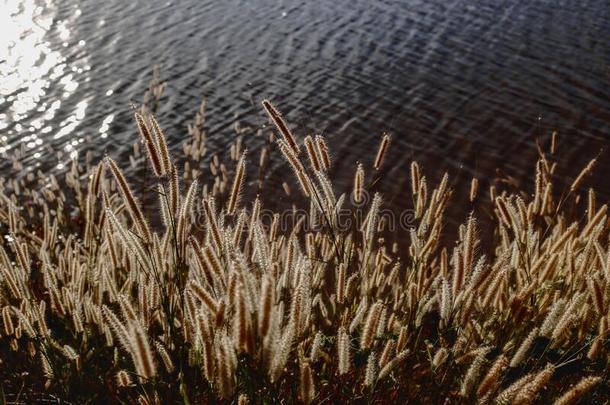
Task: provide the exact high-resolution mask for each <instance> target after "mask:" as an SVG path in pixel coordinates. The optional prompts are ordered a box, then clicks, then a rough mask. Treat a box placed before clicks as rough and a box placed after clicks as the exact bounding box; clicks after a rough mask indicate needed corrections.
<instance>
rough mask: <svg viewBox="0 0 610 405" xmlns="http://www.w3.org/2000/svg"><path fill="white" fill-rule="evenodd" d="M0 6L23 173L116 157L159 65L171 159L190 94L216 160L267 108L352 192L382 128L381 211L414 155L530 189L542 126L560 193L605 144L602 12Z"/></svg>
mask: <svg viewBox="0 0 610 405" xmlns="http://www.w3.org/2000/svg"><path fill="white" fill-rule="evenodd" d="M0 11H1V12H0V32H1V33H2V35H1V36H0V139H1V141H2V145H1V148H0V152H7V151H8V152H10V150H11V149H14V148H17V147H20V145H21V144H22V143H23V144H24V145H25V149H26V152H27V157H26V162H27V164H28V166H29V167H45V168H46V167H50V168H52V170H56V171H59V170H61V167H62V166H61V165H62V162H63V160H62V159H63V158H62V159H58V157H57V156H56V155H55V154H50V153H49V152H48V147H49V146H50V147H52V148H53V149H55V150H61V151H63V156H64V157H67V156H75V155H78V153H79V152H81V151H83V150H84V148H85V147H87V148H92V149H93V150H94V151H95V152H96V153H97V155H99V156H101V155H102V154H103V153H105V152H107V153H110V154H113V155H117V156H123V154H126V153H127V152H128V150H129V148H130V145H131V144H132V142H133V141H134V139H135V138H134V137H135V136H136V133H137V132H136V130H135V126H134V124H133V122H132V118H131V110H130V100H134V101H135V102H138V101H141V99H142V95H143V93H144V90H145V88H146V86H147V84H148V81H149V80H150V78H151V71H152V69H151V67H152V66H153V65H155V64H156V65H159V66H160V68H161V75H162V78H163V79H164V80H166V81H167V86H168V87H167V91H166V95H165V97H164V99H163V103H162V107H161V109H160V110H159V119H160V121H161V123H162V124H163V126H164V127H165V128H166V132H167V134H168V136H169V139H170V142H171V144H172V145H173V146H174V147H179V145H180V144H181V142H182V141H183V140H184V139H185V137H186V136H187V131H186V124H187V122H188V121H189V120H191V119H192V118H193V116H194V114H195V112H196V110H197V108H198V106H199V102H200V100H201V99H202V98H203V97H205V98H206V99H207V106H208V108H207V111H208V114H207V121H206V126H207V128H208V133H209V140H210V149H211V152H214V151H217V150H221V149H222V148H223V147H224V146H226V145H228V144H229V143H230V142H232V141H233V140H234V139H235V137H236V135H235V132H234V130H233V123H234V122H235V121H236V120H238V121H241V122H243V123H245V124H249V125H251V126H253V127H255V128H258V127H262V126H264V125H265V124H267V120H266V117H265V115H264V114H263V111H262V108H261V107H260V101H261V100H262V99H263V98H269V99H271V100H272V101H273V102H274V103H275V104H276V105H277V106H278V108H279V109H280V110H281V111H283V112H284V113H285V115H286V117H287V120H288V121H289V122H290V123H291V125H292V127H293V128H294V132H295V133H296V134H297V136H299V137H301V138H302V137H303V136H305V135H306V134H309V133H322V134H324V135H326V136H327V137H328V138H329V143H330V144H331V149H332V151H333V157H334V164H335V166H334V170H335V173H336V174H339V175H338V176H337V178H338V179H339V182H338V183H337V187H338V188H343V189H347V187H349V184H350V183H351V178H352V175H353V172H354V169H355V162H356V161H357V160H360V161H362V162H363V163H365V166H366V167H367V168H370V166H371V162H372V160H373V159H374V156H373V154H374V150H375V149H376V147H377V144H378V141H379V139H380V137H381V134H382V133H383V132H388V133H390V134H392V136H393V143H392V147H391V149H390V153H389V155H388V158H387V160H386V164H385V169H384V171H383V176H384V177H385V180H383V181H381V182H380V183H379V184H380V186H379V187H380V190H381V191H383V192H384V195H385V196H386V200H387V201H388V204H390V205H393V204H397V202H399V201H401V200H407V199H408V196H407V194H406V193H405V192H406V190H407V189H408V184H409V179H408V165H409V162H410V160H411V159H412V158H416V159H417V160H419V161H420V163H421V164H422V165H423V167H424V168H425V171H426V173H428V176H429V177H430V178H432V179H438V178H439V176H440V175H441V174H442V171H443V170H449V171H450V172H451V173H452V174H453V177H452V178H453V179H454V180H453V183H452V184H453V186H454V187H455V189H456V190H457V191H458V195H457V198H464V195H465V194H467V191H468V183H469V179H470V177H472V176H480V177H482V178H484V179H487V180H482V184H481V188H482V190H483V191H485V190H486V189H487V187H488V186H489V180H490V179H493V178H494V176H495V175H496V174H497V170H496V169H497V168H501V173H504V174H507V175H510V176H512V177H514V178H515V179H516V180H518V181H523V182H524V184H525V186H526V187H530V186H531V184H532V182H533V175H532V173H533V167H534V163H535V159H536V153H537V152H536V148H535V144H534V140H535V139H536V138H539V139H541V141H543V143H547V144H548V141H549V139H550V134H551V133H552V132H553V131H554V130H556V131H558V141H559V142H558V145H559V159H560V161H561V163H562V164H563V167H564V168H565V171H560V172H559V173H560V174H561V175H562V176H566V177H565V178H564V180H563V184H566V183H569V182H570V177H569V176H573V175H574V174H576V173H577V172H578V171H579V169H580V167H581V166H583V165H584V164H586V162H587V161H588V160H589V159H590V158H591V157H593V156H595V155H597V154H598V153H599V152H600V150H602V149H603V148H605V146H606V145H607V144H608V141H609V140H610V41H609V40H608V39H609V38H610V2H608V1H606V0H583V1H566V0H505V1H498V0H482V1H475V0H425V1H419V0H385V1H369V0H334V1H297V0H282V1H263V0H249V1H245V0H227V1H207V0H203V1H200V0H184V1H170V2H167V1H143V0H140V1H123V0H106V1H97V0H80V1H76V0H63V1H52V0H47V1H39V0H1V1H0ZM88 139H90V142H89V141H87V140H88ZM260 142H261V140H260V139H259V138H252V139H246V140H245V143H246V144H247V145H248V148H249V149H250V150H251V151H252V150H256V148H257V143H260ZM256 156H257V155H256ZM251 160H252V161H253V164H254V165H255V164H256V162H257V158H253V159H251ZM274 162H275V163H274V166H273V167H272V172H271V173H272V174H271V178H272V180H271V181H279V178H281V173H283V172H284V170H283V168H284V167H285V166H284V165H283V163H282V162H281V161H280V160H279V159H276V160H275V161H274ZM125 165H127V164H126V163H125ZM608 170H610V159H609V157H608V153H607V151H602V153H601V155H600V164H599V166H598V169H597V172H596V173H597V175H596V176H594V177H593V178H592V179H591V180H590V183H589V184H595V185H598V186H600V187H602V188H604V186H605V189H601V190H600V191H601V192H602V197H603V198H607V197H608V196H610V187H608V183H607V182H604V176H605V175H606V173H607V172H608ZM369 171H370V169H369ZM273 173H276V174H273ZM274 179H276V180H274ZM341 179H342V180H341ZM463 211H464V212H460V213H456V215H457V216H461V218H463V217H464V216H465V215H466V213H467V211H468V209H464V210H463Z"/></svg>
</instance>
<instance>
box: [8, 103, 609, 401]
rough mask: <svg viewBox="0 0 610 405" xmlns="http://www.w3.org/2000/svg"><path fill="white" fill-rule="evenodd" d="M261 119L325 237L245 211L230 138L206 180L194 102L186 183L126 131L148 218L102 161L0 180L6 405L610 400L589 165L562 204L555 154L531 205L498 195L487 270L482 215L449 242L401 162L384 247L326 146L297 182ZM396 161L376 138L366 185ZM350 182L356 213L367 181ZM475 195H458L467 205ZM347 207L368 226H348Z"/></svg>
mask: <svg viewBox="0 0 610 405" xmlns="http://www.w3.org/2000/svg"><path fill="white" fill-rule="evenodd" d="M264 103H265V104H264V108H265V109H266V111H267V112H268V114H269V116H270V118H271V119H272V121H273V122H274V123H275V124H276V125H277V127H278V130H279V132H280V134H281V135H282V138H281V139H280V140H279V141H278V143H279V149H280V150H281V152H282V153H283V155H284V156H285V158H286V160H287V162H288V164H289V165H290V166H291V167H292V169H293V170H294V172H295V180H296V183H298V184H299V186H300V188H301V190H302V192H303V194H304V195H305V198H306V199H307V200H306V201H307V202H308V204H309V205H310V207H311V209H310V217H311V218H310V219H311V220H314V221H315V222H317V223H318V224H319V229H318V230H317V231H316V232H309V231H307V229H306V228H305V227H303V226H302V224H297V225H295V226H294V228H291V229H281V228H280V227H279V226H278V219H277V217H275V219H274V221H273V222H272V223H263V221H262V219H261V216H260V212H261V202H260V201H259V200H258V199H257V200H255V201H241V199H240V195H241V192H242V188H243V187H247V186H246V184H252V183H253V179H249V180H250V181H249V182H246V181H245V177H246V173H250V172H251V171H247V170H246V169H245V165H246V157H245V156H246V155H245V154H244V152H243V150H242V145H241V140H240V141H238V142H236V143H235V144H233V145H232V146H231V149H230V152H231V154H230V155H231V156H230V159H229V161H228V163H227V164H226V165H225V164H223V163H221V161H220V159H219V157H217V156H216V157H213V158H211V159H210V162H211V163H210V168H209V170H210V175H209V176H208V175H206V176H202V171H203V168H202V163H201V162H202V157H203V156H204V155H205V153H206V150H205V132H204V131H203V129H202V128H203V127H202V125H203V114H204V106H203V105H202V108H201V109H200V111H199V113H198V115H197V117H196V118H195V121H194V123H193V124H192V125H190V127H189V131H190V134H191V138H190V139H189V141H188V142H187V143H185V145H184V147H183V151H184V154H185V159H186V165H185V169H184V170H182V171H180V172H178V169H177V168H176V165H175V164H174V161H173V160H172V159H171V157H170V156H169V153H168V148H167V145H166V144H165V137H164V135H163V133H162V131H161V129H160V127H159V125H158V124H157V122H156V121H155V120H154V118H152V117H150V116H149V114H147V113H146V112H143V114H142V115H140V114H137V115H136V122H137V125H138V127H139V130H140V133H141V134H142V139H143V141H144V143H145V146H146V149H145V150H146V151H147V154H148V161H149V162H150V165H151V166H152V169H153V173H154V175H155V177H154V181H152V183H153V184H147V186H150V187H151V188H154V190H157V191H158V193H157V194H156V196H157V197H158V202H157V205H156V208H154V209H151V207H147V208H146V209H144V208H143V207H142V205H141V203H140V202H139V199H138V198H137V197H136V196H135V195H134V191H133V190H134V189H133V188H132V187H130V185H129V179H126V178H125V176H124V175H123V171H122V167H121V166H124V164H122V163H120V162H119V163H115V162H114V161H113V160H112V159H110V158H108V159H106V160H105V161H104V162H100V163H98V164H96V165H91V164H88V163H87V164H85V165H83V164H82V163H80V164H79V163H78V162H76V161H75V162H74V163H73V166H72V169H71V170H70V172H69V173H68V174H67V175H66V178H65V179H61V180H60V179H56V178H54V177H53V176H50V177H49V176H45V175H43V174H39V175H33V174H32V175H28V176H26V177H25V178H21V179H11V178H3V179H2V180H1V182H2V194H1V195H0V226H1V227H2V233H3V234H5V235H6V237H5V238H3V241H2V245H1V247H0V307H1V310H2V320H1V322H2V328H1V330H0V335H1V336H0V340H1V342H2V348H1V349H0V359H1V360H2V363H3V364H2V372H1V373H2V377H3V385H4V388H3V389H4V391H5V392H10V393H11V394H12V395H13V397H12V398H13V399H15V398H14V395H15V394H16V393H17V391H19V387H20V386H21V385H22V384H23V385H26V386H30V387H31V390H30V391H36V390H39V391H40V390H46V391H47V392H49V393H52V394H53V395H55V396H56V397H59V398H63V399H65V400H68V401H73V402H76V403H85V402H87V401H91V402H104V401H110V402H117V403H118V402H127V403H143V404H146V403H150V404H153V403H174V402H184V403H201V402H207V401H211V400H212V399H216V400H223V401H232V402H239V403H240V404H242V403H258V402H262V401H266V402H268V403H277V402H279V401H280V400H284V401H286V402H297V401H300V402H305V403H309V402H313V403H322V402H326V403H329V402H341V401H345V402H352V401H353V402H363V401H370V402H385V401H390V400H392V401H395V400H402V401H404V400H411V401H413V402H426V403H443V402H444V401H448V403H475V402H477V403H498V404H504V403H506V404H509V403H518V404H526V403H534V402H540V403H550V402H552V401H553V400H555V399H558V402H557V403H560V404H567V403H574V402H576V401H579V400H580V401H582V402H583V403H584V402H585V401H591V400H600V398H604V397H605V396H606V395H607V393H608V391H607V384H608V381H607V369H608V367H607V358H608V345H607V336H608V321H609V320H608V306H609V305H610V288H609V287H610V252H609V244H608V216H607V207H606V206H605V205H603V206H601V207H598V206H597V205H596V203H595V198H594V197H595V195H594V193H593V192H590V193H589V194H588V197H587V198H588V204H587V210H588V212H587V213H586V214H587V215H584V216H583V218H582V219H581V218H578V217H577V218H576V219H574V218H573V216H572V215H568V214H566V213H565V212H564V210H563V207H564V206H565V205H566V204H567V203H568V202H569V201H573V200H575V199H576V198H578V197H579V195H578V193H579V192H580V187H581V185H582V184H583V182H584V181H586V178H585V176H586V175H587V174H588V172H589V171H590V169H591V168H590V167H587V168H585V169H584V170H583V173H582V175H581V176H578V178H577V179H576V180H575V181H574V183H573V185H572V187H571V189H570V191H569V193H567V194H566V195H563V196H562V197H561V199H560V200H558V201H556V200H555V199H554V194H555V193H553V187H552V184H553V183H552V178H553V174H554V171H555V164H554V163H553V157H552V154H550V155H549V154H544V153H542V152H541V153H540V159H539V161H538V162H537V164H536V168H537V172H536V185H535V190H534V193H533V194H528V193H518V194H510V193H506V192H505V193H499V192H496V194H497V195H494V196H493V199H492V202H491V205H492V208H493V210H494V212H495V213H496V216H497V221H496V230H495V234H496V239H495V240H494V241H493V243H491V244H490V245H491V248H489V249H488V250H485V251H483V250H482V248H481V242H480V241H479V240H478V237H477V221H476V219H475V216H474V214H473V215H472V216H470V217H468V218H467V220H466V221H465V223H464V225H463V226H462V227H461V228H460V232H459V237H458V240H457V241H455V243H452V244H448V245H446V246H443V245H441V240H442V238H441V235H442V232H443V224H444V221H445V219H444V211H445V208H446V207H447V205H448V204H449V203H450V196H451V193H452V191H451V190H450V189H449V187H448V184H449V182H448V177H447V176H445V177H443V179H442V181H441V182H440V183H439V184H438V185H437V186H436V187H435V188H433V187H432V186H431V185H429V184H428V183H427V181H426V176H425V175H424V174H423V172H422V171H421V169H420V167H419V166H418V165H417V163H413V165H412V166H411V176H412V184H411V186H412V187H411V188H412V190H411V196H410V198H411V199H412V201H413V204H414V207H415V213H416V214H415V216H416V222H415V223H414V224H413V228H412V229H411V231H410V235H411V237H410V241H409V242H408V246H405V247H404V248H403V247H392V246H386V245H385V242H384V240H383V238H381V233H380V232H379V226H380V224H379V220H378V212H379V209H380V207H381V206H382V204H383V202H382V199H381V196H379V195H375V198H373V199H372V201H370V202H369V203H368V204H366V205H361V204H358V205H357V206H354V207H349V203H348V202H347V200H348V199H346V198H345V196H343V195H341V196H337V195H335V194H334V190H333V187H332V184H331V181H330V179H329V178H328V170H329V169H330V168H331V165H332V162H331V159H330V155H329V152H328V148H327V146H326V143H325V141H324V139H323V138H322V137H320V136H317V137H315V138H312V137H308V138H307V140H306V142H305V144H304V149H305V150H306V152H307V153H306V154H307V155H308V158H307V160H308V161H309V163H308V164H307V162H306V161H305V158H304V154H303V153H301V147H300V146H299V142H298V141H297V138H295V136H294V134H293V133H292V132H291V131H290V129H289V127H288V124H287V123H286V122H285V121H284V119H283V118H282V116H281V115H280V113H279V112H278V110H277V109H276V108H275V107H273V106H272V105H271V103H269V102H268V101H265V102H264ZM388 146H389V137H387V136H384V138H383V140H382V143H381V145H380V148H379V151H378V153H377V156H376V159H374V160H375V163H374V165H373V167H371V168H367V170H372V169H375V170H376V169H379V167H380V166H381V165H382V163H383V157H384V155H385V153H386V152H387V148H388ZM553 148H555V146H554V142H553ZM137 157H138V156H137V154H136V157H135V159H134V161H137ZM267 159H268V152H267V151H265V152H264V154H263V156H261V159H260V162H261V166H263V165H264V164H266V163H265V162H266V161H267ZM250 160H254V159H250ZM15 165H16V167H17V168H19V164H18V162H15ZM590 166H592V164H591V165H590ZM345 176H346V177H347V178H354V184H355V196H356V202H358V203H360V202H361V201H363V193H364V192H365V191H366V184H367V182H366V179H365V170H364V167H363V166H362V165H358V167H357V171H356V173H355V176H354V174H352V173H348V174H345ZM352 176H354V177H352ZM197 179H199V181H204V182H205V184H204V186H203V190H202V189H201V187H200V186H199V183H198V181H197ZM207 179H211V181H209V182H207ZM382 181H383V179H382ZM475 183H476V181H475V182H473V183H472V185H471V186H470V185H468V184H464V185H463V187H466V188H467V187H470V189H471V192H470V195H471V199H474V198H476V196H477V188H478V187H477V184H475ZM286 188H288V187H287V186H286ZM429 189H433V191H432V192H431V193H429V192H428V190H429ZM405 193H406V194H408V193H407V192H405ZM524 195H525V196H528V197H527V198H525V197H523V196H524ZM138 197H140V198H143V197H144V196H138ZM478 198H481V197H478ZM301 201H302V200H301ZM454 203H456V204H460V202H459V201H458V202H454ZM339 207H343V208H346V209H349V210H352V211H353V212H354V213H356V212H358V211H362V213H363V214H364V215H366V222H365V223H364V224H362V226H361V227H359V228H357V229H356V228H354V229H349V230H345V229H340V228H339V227H338V226H337V223H338V220H339V219H338V218H337V211H338V208H339ZM158 213H160V214H161V215H160V218H161V220H157V219H156V218H157V217H159V214H158ZM583 214H584V213H583ZM364 215H363V216H364ZM21 395H22V396H21V398H28V393H27V392H22V394H21ZM29 398H30V399H31V398H32V397H29Z"/></svg>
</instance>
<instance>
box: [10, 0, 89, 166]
mask: <svg viewBox="0 0 610 405" xmlns="http://www.w3.org/2000/svg"><path fill="white" fill-rule="evenodd" d="M56 11H57V7H56V6H55V5H54V3H53V2H52V1H46V2H44V3H43V2H40V1H36V0H23V1H14V0H3V1H2V2H1V3H0V27H2V28H1V32H2V35H3V37H4V38H3V41H2V42H1V43H0V61H2V62H3V63H0V95H1V96H2V98H1V99H0V103H2V104H4V103H8V108H6V109H4V110H5V111H6V112H3V113H2V114H0V129H2V130H4V129H6V130H7V131H6V133H7V134H8V136H9V137H8V138H7V137H6V136H5V137H3V138H2V139H1V141H2V146H1V147H0V153H6V152H8V151H10V150H11V149H13V148H15V147H16V146H18V145H19V144H21V143H23V144H24V145H25V147H26V149H27V150H30V152H28V156H30V157H32V158H34V159H40V158H41V157H43V156H45V154H44V153H42V151H43V148H44V146H45V141H46V140H48V139H59V138H62V137H65V136H70V135H72V134H73V133H74V131H75V129H76V128H77V127H78V126H79V124H80V123H81V122H82V121H83V120H84V119H85V116H86V111H87V107H88V104H89V102H88V101H87V100H80V101H78V102H76V105H75V107H74V109H73V111H72V114H71V115H69V116H68V117H67V118H65V119H63V120H61V121H59V122H56V120H55V116H56V113H57V111H58V110H59V109H60V107H61V105H62V100H67V99H70V98H72V97H73V96H74V93H75V91H76V89H77V88H78V87H79V84H80V82H82V81H87V80H89V78H88V76H87V73H86V72H88V71H89V70H90V69H91V67H90V66H89V65H88V64H87V58H86V57H85V58H83V59H82V60H81V61H80V62H79V63H78V64H72V66H70V68H69V67H68V63H67V58H66V56H65V55H63V54H62V50H63V48H66V47H67V46H68V45H69V42H68V41H75V39H74V38H72V33H71V31H70V26H73V25H74V23H75V21H74V20H75V19H77V18H78V17H79V16H80V15H81V12H80V10H79V9H78V8H77V9H76V10H75V11H74V13H73V14H72V15H71V16H70V17H69V18H68V19H66V20H57V13H56ZM51 30H55V31H56V32H55V34H56V35H57V38H59V39H60V40H61V41H63V42H62V47H53V48H52V46H51V44H50V43H49V42H48V41H49V40H48V35H49V33H50V32H51ZM84 45H85V41H83V40H78V42H77V43H76V46H80V47H83V46H84ZM51 88H54V89H59V91H60V94H61V96H60V97H59V99H54V100H53V101H51V100H50V99H49V92H50V89H51ZM47 134H52V135H50V136H49V135H47ZM11 135H12V136H11ZM41 136H42V137H41ZM64 149H65V151H66V152H68V153H69V155H70V157H71V158H72V157H75V156H76V155H77V153H78V152H77V150H76V149H74V147H73V145H72V144H71V143H66V144H65V146H64Z"/></svg>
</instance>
